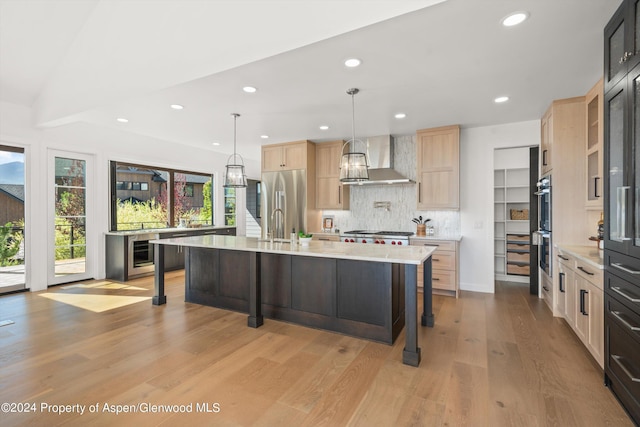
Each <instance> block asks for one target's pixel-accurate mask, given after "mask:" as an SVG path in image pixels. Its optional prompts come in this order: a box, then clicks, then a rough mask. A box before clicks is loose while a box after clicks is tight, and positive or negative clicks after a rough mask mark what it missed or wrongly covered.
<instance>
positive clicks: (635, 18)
mask: <svg viewBox="0 0 640 427" xmlns="http://www.w3.org/2000/svg"><path fill="white" fill-rule="evenodd" d="M639 6H640V0H626V1H624V2H623V3H622V5H621V6H620V7H619V8H618V10H617V11H616V13H615V14H614V15H613V17H612V18H611V20H610V21H609V24H607V26H606V27H605V29H604V46H605V55H604V89H605V92H608V91H609V90H610V89H611V88H612V87H613V86H614V85H615V84H616V83H618V82H619V81H620V80H622V79H623V78H624V76H625V75H626V74H627V73H628V72H629V71H630V70H632V69H633V68H634V67H635V66H636V65H638V63H640V31H637V30H636V29H637V28H638V27H640V11H639V10H638V7H639ZM639 29H640V28H639Z"/></svg>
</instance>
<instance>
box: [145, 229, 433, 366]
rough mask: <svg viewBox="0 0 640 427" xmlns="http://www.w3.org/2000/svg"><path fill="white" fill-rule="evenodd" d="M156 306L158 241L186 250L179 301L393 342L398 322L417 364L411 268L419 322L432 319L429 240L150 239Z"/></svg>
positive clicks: (407, 355) (406, 357)
mask: <svg viewBox="0 0 640 427" xmlns="http://www.w3.org/2000/svg"><path fill="white" fill-rule="evenodd" d="M152 243H154V244H155V245H156V250H155V254H154V255H155V265H156V269H155V295H154V297H153V304H154V305H161V304H165V303H166V296H165V295H164V248H165V246H176V245H179V246H182V247H183V248H184V252H185V301H187V302H192V303H197V304H203V305H209V306H213V307H218V308H224V309H230V310H236V311H240V312H245V313H248V314H249V318H248V324H249V326H251V327H259V326H260V325H262V323H263V319H264V317H267V318H272V319H276V320H284V321H288V322H292V323H296V324H300V325H304V326H310V327H315V328H320V329H325V330H329V331H336V332H340V333H345V334H348V335H352V336H356V337H360V338H366V339H372V340H376V341H381V342H385V343H387V344H392V343H393V342H394V340H395V339H396V338H397V336H398V335H399V333H400V331H401V330H402V328H403V327H405V328H406V343H405V348H404V352H403V362H404V363H405V364H409V365H412V366H418V364H419V363H420V349H419V348H418V345H417V344H418V329H417V317H418V312H417V306H418V304H417V302H418V291H417V267H418V265H423V266H424V276H423V277H424V292H423V302H424V311H423V315H422V324H423V325H424V326H433V314H432V309H431V254H432V253H433V251H434V249H433V248H428V247H415V246H414V247H412V246H406V247H393V246H384V245H353V244H349V243H341V242H328V241H312V242H310V243H309V245H308V246H302V245H299V244H294V245H291V244H290V243H289V242H269V241H262V240H259V239H256V238H247V237H232V236H194V237H184V238H175V239H162V240H153V241H152Z"/></svg>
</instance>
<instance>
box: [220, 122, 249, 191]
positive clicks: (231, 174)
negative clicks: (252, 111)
mask: <svg viewBox="0 0 640 427" xmlns="http://www.w3.org/2000/svg"><path fill="white" fill-rule="evenodd" d="M231 115H232V116H233V154H232V155H231V156H229V158H228V159H227V171H226V173H225V174H224V185H223V187H225V188H244V187H246V186H247V176H246V175H245V174H244V160H243V159H242V156H241V155H240V154H237V153H236V121H237V120H238V117H240V114H238V113H233V114H231ZM231 158H233V160H231ZM238 158H240V162H241V163H238V162H237V159H238ZM232 162H233V163H232Z"/></svg>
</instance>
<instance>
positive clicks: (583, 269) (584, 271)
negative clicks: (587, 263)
mask: <svg viewBox="0 0 640 427" xmlns="http://www.w3.org/2000/svg"><path fill="white" fill-rule="evenodd" d="M578 270H580V271H582V272H583V273H587V274H588V275H589V276H593V275H594V274H593V273H592V272H590V271H589V270H586V269H585V268H584V267H582V266H579V267H578Z"/></svg>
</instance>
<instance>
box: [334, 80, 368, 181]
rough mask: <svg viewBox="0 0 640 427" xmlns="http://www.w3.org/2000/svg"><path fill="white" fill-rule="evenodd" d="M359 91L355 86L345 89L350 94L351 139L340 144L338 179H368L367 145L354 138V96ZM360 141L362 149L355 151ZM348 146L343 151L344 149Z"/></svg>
mask: <svg viewBox="0 0 640 427" xmlns="http://www.w3.org/2000/svg"><path fill="white" fill-rule="evenodd" d="M358 92H360V90H359V89H357V88H352V89H349V90H347V94H349V95H351V114H352V122H351V123H352V124H351V139H350V140H349V141H347V142H345V143H344V145H343V146H342V158H341V159H340V181H341V182H359V181H368V180H369V161H368V159H367V154H366V151H367V146H366V144H365V143H364V142H362V141H361V140H359V139H356V112H355V111H356V108H355V101H354V96H355V95H356V94H357V93H358ZM357 143H360V144H361V145H362V148H363V149H364V151H362V150H361V151H357V148H356V144H357ZM345 147H348V151H347V152H346V153H345V152H344V149H345Z"/></svg>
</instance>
